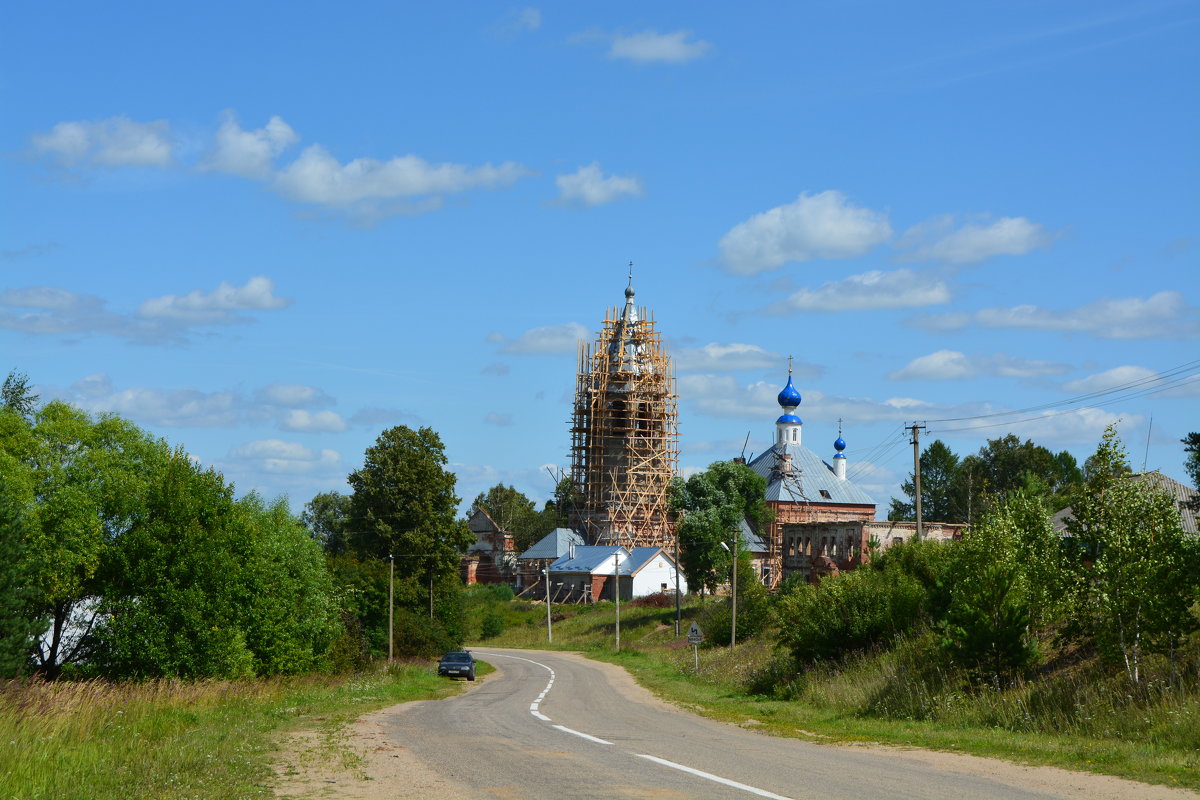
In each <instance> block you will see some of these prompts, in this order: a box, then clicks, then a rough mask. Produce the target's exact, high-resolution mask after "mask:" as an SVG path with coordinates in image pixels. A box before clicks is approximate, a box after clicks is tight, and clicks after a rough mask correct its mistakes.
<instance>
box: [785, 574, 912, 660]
mask: <svg viewBox="0 0 1200 800" xmlns="http://www.w3.org/2000/svg"><path fill="white" fill-rule="evenodd" d="M926 597H927V593H926V590H925V587H924V586H923V585H922V584H921V582H920V581H918V580H917V579H916V578H914V577H912V576H911V575H907V574H905V573H902V572H900V571H899V570H894V571H892V570H889V571H884V570H877V569H859V570H855V571H854V572H849V573H846V574H845V575H840V576H838V577H833V578H825V579H823V580H821V581H820V582H819V583H817V584H800V585H798V586H793V587H791V591H789V592H788V593H786V594H783V595H782V596H781V597H780V598H779V624H780V642H779V643H780V644H781V645H782V646H783V647H785V648H787V649H788V650H789V651H790V652H791V654H792V657H793V658H794V659H795V661H796V663H797V664H798V665H803V664H807V663H812V662H814V661H818V660H831V659H837V658H841V657H843V656H844V655H846V654H847V653H850V652H854V651H857V650H862V649H864V648H868V647H872V646H877V645H881V644H884V643H886V642H888V641H890V640H891V639H892V638H893V637H894V636H896V634H898V633H902V632H904V631H906V630H909V629H910V628H912V627H913V625H914V624H915V623H916V622H917V621H918V620H920V619H922V616H923V613H924V610H925V602H926Z"/></svg>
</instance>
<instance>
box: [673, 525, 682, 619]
mask: <svg viewBox="0 0 1200 800" xmlns="http://www.w3.org/2000/svg"><path fill="white" fill-rule="evenodd" d="M680 603H681V600H680V599H679V531H678V529H677V530H676V531H675V636H676V637H678V636H679V625H680V620H681V619H682V618H683V610H682V607H681V605H680Z"/></svg>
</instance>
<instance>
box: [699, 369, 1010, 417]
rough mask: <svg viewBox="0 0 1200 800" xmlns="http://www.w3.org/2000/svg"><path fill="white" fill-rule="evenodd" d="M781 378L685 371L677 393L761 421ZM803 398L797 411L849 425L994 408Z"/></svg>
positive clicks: (706, 410)
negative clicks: (745, 380)
mask: <svg viewBox="0 0 1200 800" xmlns="http://www.w3.org/2000/svg"><path fill="white" fill-rule="evenodd" d="M782 388H783V381H756V382H754V383H751V384H746V385H743V384H741V383H739V382H738V381H737V380H736V379H734V378H732V377H729V376H719V375H681V376H680V377H679V396H680V398H681V399H682V400H683V401H684V402H685V403H687V404H688V405H689V406H690V407H691V409H692V410H694V411H695V412H696V413H698V414H701V415H703V416H706V417H720V418H730V419H744V420H761V421H768V422H774V420H775V419H776V418H777V417H778V416H779V414H780V409H779V403H778V401H777V396H778V394H779V390H780V389H782ZM797 388H798V389H799V390H800V394H801V395H802V397H803V402H802V403H801V404H800V409H799V410H798V411H797V412H796V413H797V415H799V416H800V417H801V418H802V419H804V420H806V421H812V420H820V421H825V422H831V421H834V420H837V419H838V418H844V419H845V420H846V421H847V422H848V423H864V424H865V423H868V422H879V421H903V420H910V419H936V418H944V417H966V416H976V415H980V414H987V413H990V412H992V411H994V409H993V408H992V407H991V406H990V405H988V404H987V403H957V404H946V403H931V402H929V401H926V400H918V399H914V398H909V397H891V398H888V399H886V400H882V401H881V400H872V399H869V398H861V397H841V396H837V395H830V394H826V393H824V392H821V391H819V390H816V389H806V388H805V387H804V386H803V385H801V386H798V387H797Z"/></svg>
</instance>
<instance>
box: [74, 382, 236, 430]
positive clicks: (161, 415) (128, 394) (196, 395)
mask: <svg viewBox="0 0 1200 800" xmlns="http://www.w3.org/2000/svg"><path fill="white" fill-rule="evenodd" d="M63 399H66V400H68V401H70V402H72V403H74V404H75V405H77V406H79V407H80V408H82V409H84V410H86V411H90V412H93V413H97V412H112V413H115V414H120V415H121V416H123V417H128V418H129V419H132V420H134V421H135V422H138V423H141V424H145V425H157V426H164V427H179V428H183V427H190V428H212V427H227V426H231V425H235V424H237V422H238V420H239V419H240V418H241V414H242V411H243V409H244V405H243V403H242V402H241V401H240V400H239V398H238V396H237V395H236V394H235V393H233V392H202V391H200V390H198V389H173V390H163V389H153V388H149V387H145V386H132V387H130V388H128V389H121V390H115V389H114V388H113V385H112V381H111V379H110V378H109V377H108V375H107V374H105V373H99V374H96V375H89V376H88V377H86V378H83V379H82V380H80V381H77V382H76V383H74V384H72V385H71V387H70V388H69V389H68V390H67V391H66V392H65V393H63Z"/></svg>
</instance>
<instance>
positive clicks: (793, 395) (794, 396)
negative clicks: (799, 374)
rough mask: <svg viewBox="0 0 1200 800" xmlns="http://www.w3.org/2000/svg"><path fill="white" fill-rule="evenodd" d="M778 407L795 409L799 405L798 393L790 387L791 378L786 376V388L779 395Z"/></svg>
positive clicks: (793, 387) (794, 388)
mask: <svg viewBox="0 0 1200 800" xmlns="http://www.w3.org/2000/svg"><path fill="white" fill-rule="evenodd" d="M779 405H781V406H783V407H784V408H795V407H796V406H798V405H800V393H799V392H798V391H796V387H795V386H792V376H791V375H788V382H787V386H785V387H783V391H781V392H780V393H779Z"/></svg>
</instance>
